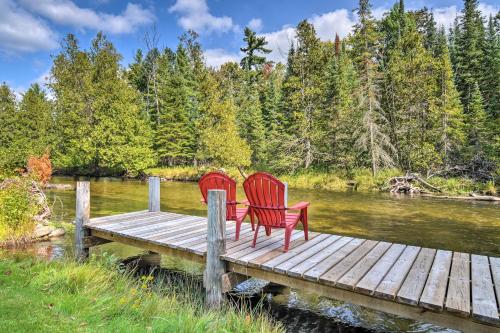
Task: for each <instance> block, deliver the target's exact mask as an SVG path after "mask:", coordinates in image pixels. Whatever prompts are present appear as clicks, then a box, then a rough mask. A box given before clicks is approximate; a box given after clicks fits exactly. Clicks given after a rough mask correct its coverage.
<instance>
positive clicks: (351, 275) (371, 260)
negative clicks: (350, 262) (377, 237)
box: [335, 242, 391, 289]
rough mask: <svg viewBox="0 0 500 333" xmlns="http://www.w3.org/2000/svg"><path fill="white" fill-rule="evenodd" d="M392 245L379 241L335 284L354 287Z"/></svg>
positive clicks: (349, 287)
mask: <svg viewBox="0 0 500 333" xmlns="http://www.w3.org/2000/svg"><path fill="white" fill-rule="evenodd" d="M390 246H391V243H387V242H380V243H378V244H377V245H376V246H375V247H374V248H373V249H372V250H370V252H368V253H367V254H366V255H365V257H364V258H363V259H361V260H359V261H358V262H357V263H356V264H355V265H354V266H353V267H352V268H351V269H350V270H349V271H347V273H345V274H344V275H343V276H342V277H341V278H340V279H338V281H337V283H336V284H335V285H336V286H338V287H341V288H348V289H354V287H355V286H356V284H357V283H358V282H359V281H360V280H361V279H362V278H363V276H365V274H366V273H367V272H368V271H369V270H370V268H372V267H373V265H375V264H376V263H377V262H378V261H379V260H381V259H382V256H383V255H384V253H385V252H386V251H387V249H388V248H389V247H390ZM339 265H340V264H339ZM337 266H338V265H337Z"/></svg>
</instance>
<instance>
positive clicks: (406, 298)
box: [396, 248, 436, 305]
mask: <svg viewBox="0 0 500 333" xmlns="http://www.w3.org/2000/svg"><path fill="white" fill-rule="evenodd" d="M435 255H436V250H435V249H428V248H423V249H422V250H420V253H419V254H418V256H417V259H415V262H414V263H413V266H412V267H411V269H410V271H409V272H408V275H407V276H406V279H405V281H404V282H403V285H402V286H401V289H400V290H399V292H398V295H397V297H396V298H397V300H398V301H400V302H401V303H407V304H412V305H417V304H418V301H419V299H420V295H421V294H422V290H423V289H424V286H425V281H427V276H428V275H429V271H430V269H431V267H432V262H433V261H434V256H435Z"/></svg>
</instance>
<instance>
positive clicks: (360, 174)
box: [146, 167, 497, 195]
mask: <svg viewBox="0 0 500 333" xmlns="http://www.w3.org/2000/svg"><path fill="white" fill-rule="evenodd" d="M211 170H216V169H215V168H209V167H198V168H196V167H164V168H153V169H148V170H146V174H147V175H151V176H159V177H162V178H165V179H168V180H182V181H198V180H199V179H200V177H201V176H202V175H203V174H204V173H206V172H208V171H211ZM225 171H226V172H227V173H228V174H229V175H230V176H231V177H233V178H235V179H236V180H237V181H238V183H242V182H243V178H242V176H241V175H240V173H239V172H238V170H237V169H236V168H230V169H227V170H225ZM246 172H247V173H248V174H251V173H252V172H253V171H252V170H246ZM401 175H404V172H402V171H401V170H398V169H383V170H380V171H379V172H378V173H377V175H376V176H375V177H373V176H372V173H371V171H370V170H369V169H355V170H353V171H352V173H351V175H349V176H348V175H346V174H345V172H342V171H320V170H308V171H300V172H297V173H294V174H284V175H283V174H282V175H279V174H277V175H276V176H278V177H279V178H280V179H281V180H282V181H284V182H287V183H288V185H289V187H290V188H300V189H324V190H331V191H347V190H348V189H349V186H348V182H351V181H354V182H355V183H356V185H357V190H358V191H362V192H378V191H382V190H383V189H384V187H385V185H386V181H387V180H388V179H389V178H391V177H395V176H401ZM428 182H429V183H430V184H432V185H434V186H437V187H439V188H440V189H441V190H442V191H443V194H453V195H467V194H469V193H471V192H473V191H474V192H480V193H487V194H493V195H495V194H496V193H497V190H496V188H495V186H494V184H493V183H491V182H490V183H487V184H481V183H477V182H474V181H472V180H470V179H467V178H448V179H445V178H440V177H432V178H431V179H430V180H429V181H428Z"/></svg>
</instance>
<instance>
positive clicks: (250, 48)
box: [240, 27, 271, 70]
mask: <svg viewBox="0 0 500 333" xmlns="http://www.w3.org/2000/svg"><path fill="white" fill-rule="evenodd" d="M244 34H245V37H244V38H243V41H244V42H245V43H246V46H244V47H242V48H240V50H241V51H242V52H245V56H244V57H243V59H241V63H240V64H241V68H243V69H246V70H251V69H253V68H254V67H255V66H258V65H263V64H264V63H265V62H266V58H265V57H263V56H259V55H257V54H256V53H264V54H267V53H270V52H271V50H270V49H268V48H266V45H267V41H266V38H265V37H258V36H257V34H256V33H255V31H252V29H250V28H249V27H246V28H245V30H244Z"/></svg>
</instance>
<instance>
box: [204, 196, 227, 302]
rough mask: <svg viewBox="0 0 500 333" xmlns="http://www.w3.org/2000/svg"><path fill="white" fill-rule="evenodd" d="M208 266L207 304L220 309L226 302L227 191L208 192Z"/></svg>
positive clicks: (206, 276)
mask: <svg viewBox="0 0 500 333" xmlns="http://www.w3.org/2000/svg"><path fill="white" fill-rule="evenodd" d="M207 228H208V231H207V265H206V269H205V274H204V276H205V289H206V304H207V306H208V307H210V308H219V307H220V306H221V305H222V304H223V302H224V295H223V289H224V288H223V283H222V282H223V280H222V276H223V275H224V273H225V272H226V263H225V261H224V260H221V258H220V256H221V255H223V254H224V253H225V252H226V191H224V190H209V191H208V226H207Z"/></svg>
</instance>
